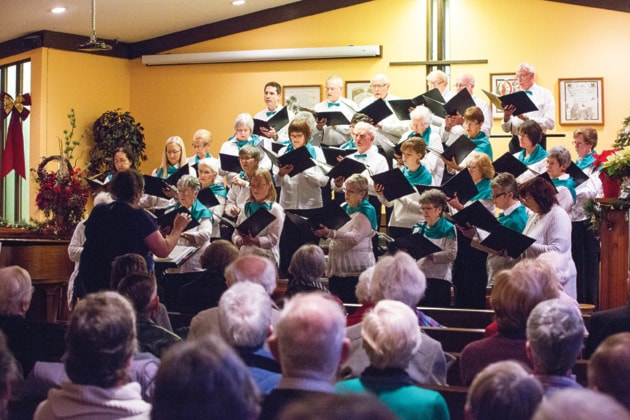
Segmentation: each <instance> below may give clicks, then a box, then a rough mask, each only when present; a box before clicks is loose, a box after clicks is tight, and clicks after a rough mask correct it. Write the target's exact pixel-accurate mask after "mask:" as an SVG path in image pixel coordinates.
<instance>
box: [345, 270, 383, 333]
mask: <svg viewBox="0 0 630 420" xmlns="http://www.w3.org/2000/svg"><path fill="white" fill-rule="evenodd" d="M373 274H374V266H372V267H368V268H366V269H365V270H363V272H362V273H361V274H359V282H358V283H357V287H355V288H354V294H355V296H356V297H357V301H358V302H359V303H360V304H361V306H359V307H358V308H356V309H355V310H354V311H352V312H351V313H350V314H348V316H347V317H346V327H349V326H351V325H354V324H358V323H359V322H361V321H362V320H363V315H365V314H366V313H367V312H368V311H370V310H371V309H372V308H373V307H374V305H376V303H375V302H374V300H373V298H372V291H371V288H372V275H373Z"/></svg>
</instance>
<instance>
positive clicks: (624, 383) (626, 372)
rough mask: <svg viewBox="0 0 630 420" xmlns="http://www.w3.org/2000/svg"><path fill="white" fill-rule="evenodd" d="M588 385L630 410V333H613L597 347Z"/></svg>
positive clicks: (591, 364)
mask: <svg viewBox="0 0 630 420" xmlns="http://www.w3.org/2000/svg"><path fill="white" fill-rule="evenodd" d="M588 386H589V388H592V389H594V390H596V391H599V392H602V393H604V394H608V395H610V396H612V397H613V398H615V399H616V400H617V401H619V402H620V403H621V404H622V405H623V406H624V407H626V409H627V410H630V333H627V332H625V333H618V334H613V335H611V336H610V337H608V338H606V339H605V340H604V341H603V342H602V343H601V344H600V345H599V347H597V350H595V353H593V355H592V356H591V358H590V359H589V362H588Z"/></svg>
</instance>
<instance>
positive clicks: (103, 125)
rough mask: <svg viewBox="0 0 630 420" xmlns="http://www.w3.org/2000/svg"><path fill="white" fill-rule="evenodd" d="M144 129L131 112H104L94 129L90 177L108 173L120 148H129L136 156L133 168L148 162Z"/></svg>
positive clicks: (89, 166)
mask: <svg viewBox="0 0 630 420" xmlns="http://www.w3.org/2000/svg"><path fill="white" fill-rule="evenodd" d="M143 130H144V128H143V127H142V125H141V124H140V123H139V122H136V120H135V118H134V117H133V116H131V113H129V111H126V112H123V111H122V110H121V109H116V110H114V111H107V112H104V113H103V115H101V116H100V117H99V118H98V119H97V120H96V121H94V125H93V127H92V134H93V135H94V147H93V148H92V150H90V162H89V164H88V175H89V176H94V175H97V174H100V173H103V172H108V171H109V168H111V167H112V160H113V159H114V152H115V150H116V149H117V148H119V147H128V148H129V149H131V151H132V152H133V155H134V162H133V164H134V165H133V166H135V167H136V168H137V167H138V166H139V165H140V161H143V160H147V155H146V153H145V149H146V144H145V143H144V133H143Z"/></svg>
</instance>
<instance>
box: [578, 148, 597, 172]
mask: <svg viewBox="0 0 630 420" xmlns="http://www.w3.org/2000/svg"><path fill="white" fill-rule="evenodd" d="M593 163H595V156H593V152H591V153H589V154H588V155H586V156H584V157H583V158H581V159H580V158H577V160H576V161H575V164H576V165H577V167H578V168H580V169H581V170H585V169H588V168H589V167H591V166H592V165H593Z"/></svg>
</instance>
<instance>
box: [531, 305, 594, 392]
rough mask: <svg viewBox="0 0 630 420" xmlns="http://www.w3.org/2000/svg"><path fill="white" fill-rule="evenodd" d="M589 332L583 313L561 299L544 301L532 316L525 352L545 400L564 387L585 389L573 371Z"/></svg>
mask: <svg viewBox="0 0 630 420" xmlns="http://www.w3.org/2000/svg"><path fill="white" fill-rule="evenodd" d="M585 331H586V330H585V328H584V322H583V321H582V314H581V313H580V312H579V311H578V309H577V308H576V307H575V306H574V305H572V304H570V303H568V302H566V301H564V300H561V299H550V300H545V301H543V302H540V303H539V304H538V305H536V307H535V308H534V309H533V310H532V312H531V313H530V314H529V318H528V319H527V343H526V344H525V349H526V351H527V357H529V358H530V359H531V361H532V364H533V365H534V376H536V377H537V378H538V380H539V381H540V383H541V384H542V385H543V387H544V388H545V397H547V398H548V397H550V396H551V395H552V394H553V393H554V392H556V391H558V390H560V389H563V388H582V386H581V385H580V384H578V383H577V382H576V380H575V377H574V376H573V375H572V374H571V369H572V368H573V365H575V361H576V360H577V358H578V356H579V354H580V352H581V351H582V344H583V342H584V333H585Z"/></svg>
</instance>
